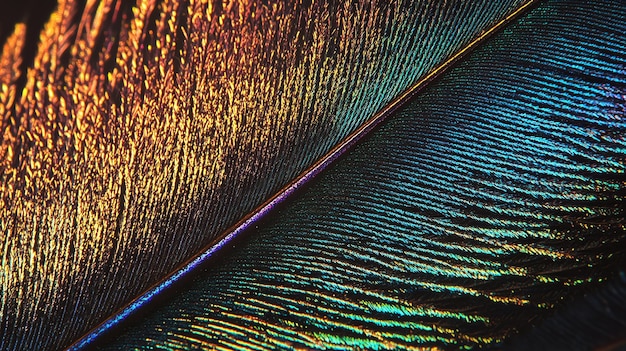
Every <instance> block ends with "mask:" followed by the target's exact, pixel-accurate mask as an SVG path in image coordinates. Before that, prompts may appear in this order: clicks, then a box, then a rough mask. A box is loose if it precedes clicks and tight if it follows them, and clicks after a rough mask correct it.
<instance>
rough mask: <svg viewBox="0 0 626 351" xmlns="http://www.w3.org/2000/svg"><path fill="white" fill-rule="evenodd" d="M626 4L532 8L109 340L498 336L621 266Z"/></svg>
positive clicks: (368, 340)
mask: <svg viewBox="0 0 626 351" xmlns="http://www.w3.org/2000/svg"><path fill="white" fill-rule="evenodd" d="M624 18H626V7H625V6H624V4H623V2H621V1H604V2H587V1H575V0H571V1H549V2H546V3H544V4H542V5H540V6H539V7H537V8H536V9H534V10H532V11H531V12H530V13H529V14H528V15H527V16H525V17H523V18H522V19H520V20H519V21H518V22H516V23H514V24H512V25H511V26H509V27H508V28H507V29H506V30H504V31H503V32H502V33H500V34H498V35H497V36H496V37H494V38H493V39H492V40H490V41H489V42H488V43H487V44H486V45H485V46H483V47H482V48H480V49H478V50H477V51H475V52H474V53H472V55H471V56H470V57H469V58H468V59H467V60H466V61H464V62H462V63H460V64H459V65H458V66H457V67H456V68H455V69H453V70H452V71H450V72H448V73H446V74H445V75H444V76H443V78H442V79H441V80H440V81H438V82H436V83H435V84H433V85H432V86H431V87H429V88H428V89H427V90H425V91H424V92H423V93H421V94H420V95H419V96H418V97H417V98H416V99H415V101H413V102H411V103H410V104H408V105H406V106H405V107H404V108H402V109H401V110H400V111H399V112H397V113H396V114H395V115H393V116H392V117H391V118H390V119H389V120H388V121H386V122H385V123H384V125H382V126H381V128H380V129H378V130H376V131H375V132H374V133H373V134H372V135H371V137H370V138H368V139H367V140H365V141H364V142H363V143H361V144H360V145H358V146H357V147H356V148H355V149H354V150H353V151H352V152H351V153H350V154H348V155H347V156H346V157H345V158H344V159H342V160H340V161H339V162H338V164H336V165H335V166H334V167H333V168H332V169H330V170H328V171H327V172H326V173H324V174H323V176H321V177H320V178H319V179H317V180H316V181H315V182H314V183H313V184H312V185H311V187H310V188H308V189H307V190H306V191H305V192H304V193H302V194H300V195H299V196H298V198H297V199H295V200H293V202H290V203H289V204H288V205H287V206H286V207H285V208H284V209H283V210H281V211H280V213H279V214H277V215H276V216H275V217H274V218H272V219H271V220H270V221H269V222H268V223H266V224H263V225H262V226H261V227H259V229H258V230H257V231H255V232H253V233H251V234H250V239H249V240H247V241H246V242H245V243H243V244H241V245H239V246H238V247H236V248H235V249H233V250H232V252H231V253H230V254H229V255H228V256H227V258H225V259H224V261H223V262H222V263H221V264H219V265H217V266H215V267H213V268H211V269H208V270H207V271H206V272H205V273H204V275H203V276H202V277H200V278H198V279H197V281H195V282H194V283H193V284H192V285H191V286H189V287H188V290H187V291H185V292H183V293H181V294H179V295H177V296H176V297H175V298H174V299H173V300H172V301H170V302H169V303H167V304H166V305H164V306H163V307H161V308H159V309H157V310H156V311H154V312H153V313H151V314H150V315H149V316H148V317H146V318H145V319H144V320H143V321H142V322H141V323H138V324H136V325H134V326H130V327H129V328H128V329H127V330H126V331H125V333H124V334H122V335H121V336H119V337H118V338H117V339H116V340H115V341H114V342H112V343H111V344H110V345H108V346H107V347H104V348H105V349H118V348H124V349H196V348H198V349H269V348H276V347H278V348H298V347H303V348H320V349H345V348H352V347H354V348H367V349H395V348H407V349H409V348H419V347H430V348H441V349H456V348H464V347H479V346H486V345H492V346H493V345H497V344H498V343H499V342H500V341H502V340H504V339H506V338H507V337H508V336H510V335H513V334H514V333H515V332H517V331H519V330H522V329H526V328H528V327H530V326H531V325H533V324H535V323H538V322H539V321H541V320H542V319H543V318H544V317H546V316H548V315H550V314H551V313H552V311H553V310H554V309H556V308H558V307H559V306H560V304H561V303H562V302H563V301H564V300H568V299H569V298H570V297H571V296H576V295H578V294H582V293H583V292H588V291H592V290H593V289H595V288H596V287H598V286H601V285H602V283H603V282H604V281H606V280H607V279H611V278H612V277H615V276H616V275H617V274H618V272H619V271H620V270H623V269H624V268H625V267H626V266H625V255H626V252H625V251H626V230H625V229H626V228H625V225H626V224H625V219H624V217H625V216H626V211H625V205H624V198H625V197H626V173H625V172H626V57H625V56H624V52H626V38H625V36H624V33H626V25H625V22H624ZM562 332H567V331H562ZM555 333H558V330H557V331H556V332H555ZM574 347H580V348H582V349H587V348H588V347H591V345H585V344H578V345H574Z"/></svg>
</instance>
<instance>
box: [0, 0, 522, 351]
mask: <svg viewBox="0 0 626 351" xmlns="http://www.w3.org/2000/svg"><path fill="white" fill-rule="evenodd" d="M29 3H30V4H31V6H34V4H33V2H29ZM48 3H49V2H46V6H44V7H43V8H32V7H31V8H30V9H26V10H24V9H20V10H19V11H17V10H16V11H17V12H15V14H16V15H15V18H13V17H11V14H13V12H11V11H7V12H3V16H2V21H3V22H2V25H1V26H0V28H2V33H0V35H2V38H3V39H6V40H4V44H3V46H2V48H3V49H2V53H1V54H0V80H1V81H0V84H2V86H1V89H0V135H2V136H1V137H0V138H1V142H0V177H1V178H0V243H2V247H0V252H2V271H1V272H2V274H1V275H0V287H1V289H2V290H1V292H2V294H1V296H2V297H1V300H0V330H1V332H0V349H10V350H11V349H18V350H21V349H58V348H62V347H66V346H67V345H69V344H70V343H72V342H73V341H75V340H76V339H77V338H78V337H79V336H81V335H82V334H83V333H85V332H87V331H88V330H90V329H91V328H92V327H94V326H95V325H97V324H98V323H100V322H102V321H103V320H105V319H106V318H107V317H108V316H111V314H112V313H114V312H115V311H116V310H118V309H120V308H122V307H123V306H126V305H127V304H128V303H129V302H131V301H132V300H133V299H134V298H136V297H137V296H139V295H140V293H141V292H143V291H145V290H146V289H147V288H149V287H150V286H151V285H152V284H155V283H157V282H158V281H160V280H162V279H163V278H164V277H165V276H166V275H167V274H169V273H171V272H173V271H175V269H176V268H177V267H178V266H179V265H180V264H182V263H184V262H185V261H187V260H189V259H190V258H192V257H193V256H194V255H195V254H197V253H198V252H199V251H201V250H202V249H203V248H206V247H207V245H208V246H210V245H212V243H214V242H215V240H217V239H219V237H220V235H222V234H223V233H224V231H225V230H226V229H227V228H229V227H230V226H231V225H233V224H235V223H236V222H237V221H238V220H239V219H241V218H242V217H244V216H245V215H246V214H249V213H251V211H253V210H254V209H255V208H256V207H257V206H259V205H260V204H262V203H263V202H264V201H265V200H266V199H267V198H268V197H270V196H271V195H272V194H274V193H276V192H277V191H278V190H280V189H281V188H282V187H283V186H284V185H285V184H287V183H288V182H289V181H291V180H292V179H294V177H295V176H296V175H298V174H299V173H300V172H302V171H303V170H305V169H307V167H309V166H310V165H311V163H313V162H314V161H315V160H317V159H319V158H320V157H321V156H322V155H324V154H325V153H326V152H327V151H328V150H330V149H331V148H332V147H333V146H334V145H336V144H337V142H339V141H340V140H341V139H343V138H344V137H345V136H346V135H348V134H350V133H351V132H352V131H354V130H355V129H356V128H357V127H359V126H360V125H362V123H364V122H365V121H366V120H367V119H368V118H370V117H371V116H372V115H373V114H374V113H376V111H378V110H380V109H381V108H382V107H383V106H385V105H386V104H387V103H389V102H390V101H391V100H393V99H394V98H395V97H396V96H397V95H398V94H401V93H402V92H403V91H405V90H406V89H407V87H409V86H411V85H412V84H414V83H415V82H417V81H419V80H420V79H421V78H422V77H424V76H426V75H427V74H428V73H429V72H431V71H432V70H433V69H434V68H435V67H437V65H439V63H441V62H442V61H445V60H446V59H447V58H448V57H450V56H451V55H453V54H454V53H455V52H457V51H458V50H460V49H461V48H463V47H465V46H466V45H467V44H468V43H469V42H471V41H472V40H473V39H474V38H476V37H477V36H480V34H481V33H482V31H484V30H485V29H487V28H490V27H491V26H492V25H493V24H494V23H496V22H498V21H500V20H501V19H502V18H504V17H505V16H506V15H507V14H509V13H511V12H513V11H515V10H516V9H517V8H519V7H520V6H522V5H523V4H525V3H526V2H525V1H521V0H506V1H505V0H503V1H486V0H485V1H479V2H473V3H472V4H469V3H461V2H450V1H413V2H402V1H399V2H396V3H393V4H385V3H384V2H380V3H378V2H369V1H362V2H348V3H329V4H323V3H320V2H308V1H303V2H299V3H297V4H295V5H294V6H289V3H288V2H273V3H270V2H260V1H258V2H241V3H239V2H233V3H226V2H209V1H195V0H194V1H191V0H190V1H184V0H181V1H152V0H137V1H136V2H131V1H122V0H103V1H91V0H88V1H76V0H59V1H58V3H57V6H56V7H55V8H52V6H50V7H51V8H48V6H49V5H48ZM40 10H41V12H39V11H40ZM28 11H30V12H28ZM46 11H49V12H46ZM23 13H27V15H26V17H23V16H22V15H21V14H23ZM28 13H30V15H28ZM6 14H8V15H6ZM11 23H13V24H15V25H14V26H13V27H12V26H11ZM7 28H9V32H6V30H7ZM11 29H12V30H13V31H12V32H10V31H11Z"/></svg>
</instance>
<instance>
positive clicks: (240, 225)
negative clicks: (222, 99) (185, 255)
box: [68, 0, 539, 350]
mask: <svg viewBox="0 0 626 351" xmlns="http://www.w3.org/2000/svg"><path fill="white" fill-rule="evenodd" d="M538 2H539V0H529V1H527V2H526V3H524V4H523V5H522V6H520V7H519V8H518V9H517V10H515V11H513V12H512V13H511V14H509V15H508V16H506V17H505V18H504V19H502V20H501V21H499V22H497V23H495V24H494V25H493V26H491V27H490V28H489V29H487V30H485V31H484V32H483V33H481V34H480V35H479V36H478V37H477V38H475V39H474V40H472V41H471V42H470V43H469V44H467V45H465V46H464V47H463V48H462V49H460V50H459V51H457V52H456V53H455V54H454V55H452V56H451V57H450V58H449V59H447V60H446V61H444V62H442V63H441V64H439V65H438V66H437V67H436V68H435V69H433V70H432V71H431V72H430V73H429V74H427V75H426V76H425V77H423V78H422V79H420V80H419V81H418V82H417V83H415V84H413V85H412V86H410V87H409V88H408V89H406V90H405V91H404V92H403V93H402V94H400V95H399V96H398V97H396V98H395V99H394V100H392V101H391V102H390V103H388V104H387V105H386V106H385V107H383V108H382V109H381V110H380V111H379V112H378V113H376V114H375V115H374V116H372V117H371V118H370V119H369V120H368V121H366V122H365V123H364V124H363V125H361V126H360V127H359V128H358V129H357V130H355V131H354V132H352V133H351V134H350V135H348V136H347V137H346V138H344V139H343V140H342V141H341V142H340V143H339V144H337V145H336V146H335V147H334V148H332V149H331V150H330V151H329V152H327V153H326V154H325V155H324V156H323V157H322V158H320V159H319V160H318V161H317V162H315V163H314V164H313V165H312V166H310V167H309V168H308V169H307V170H305V171H304V172H302V173H301V174H300V175H299V176H297V177H296V178H295V179H294V180H292V181H291V182H290V183H289V184H287V185H286V186H285V187H283V188H282V189H281V190H280V191H278V192H277V193H276V194H275V195H273V196H272V197H271V198H269V199H268V200H267V201H265V202H264V203H263V204H262V205H260V206H258V207H257V208H256V209H254V210H253V211H252V212H250V213H249V214H248V215H246V216H245V217H244V218H243V219H241V220H240V221H239V222H237V223H236V224H235V225H233V226H232V227H230V228H229V229H227V230H226V231H224V232H223V233H222V235H220V236H218V238H217V239H216V240H214V241H213V242H212V243H210V244H209V245H207V246H206V247H205V248H204V249H203V250H202V251H201V252H199V253H198V254H196V255H195V256H194V257H192V258H191V259H189V260H187V261H186V262H185V263H183V264H182V265H180V266H179V267H178V268H177V269H175V270H174V271H173V272H172V273H170V274H169V275H167V276H166V277H165V278H164V279H163V280H161V281H160V282H158V283H156V284H155V285H153V286H152V287H150V288H149V289H148V290H146V291H144V292H143V293H142V294H140V295H139V296H138V297H137V298H135V299H134V300H133V301H131V302H130V303H128V304H127V305H126V306H125V307H123V308H121V309H120V310H118V311H117V312H115V313H114V314H112V315H111V316H109V317H108V318H107V319H106V320H105V321H104V322H102V323H101V324H99V325H98V326H96V327H95V328H93V329H91V330H90V331H89V332H88V333H86V334H85V335H83V336H82V337H81V338H80V339H78V340H77V341H75V342H74V343H73V344H72V345H70V346H69V347H68V350H82V349H85V348H87V347H89V346H90V345H93V344H94V343H95V342H96V341H97V340H99V339H100V338H101V337H102V336H103V335H104V334H105V333H106V332H107V331H109V330H111V329H112V328H115V327H117V326H119V325H120V324H121V323H123V322H124V321H125V320H127V319H128V318H129V317H130V316H132V315H134V314H135V313H137V312H138V311H139V310H140V309H142V308H144V307H146V306H147V305H148V304H149V302H150V301H152V300H153V299H154V298H155V297H156V296H158V295H159V294H161V293H162V292H164V291H166V290H167V289H168V288H170V287H171V286H172V285H174V284H175V283H176V282H178V281H181V280H182V279H183V278H185V277H188V276H190V275H191V274H194V273H196V272H197V271H198V270H199V269H200V267H201V266H202V265H203V264H204V263H206V262H208V261H209V260H210V259H211V258H213V257H215V255H216V254H217V253H218V252H220V251H221V250H222V249H223V248H225V247H226V246H228V245H229V244H230V243H232V242H233V240H234V239H235V238H238V237H240V236H242V235H243V233H244V232H246V231H247V230H248V229H249V228H250V227H251V226H253V225H254V224H255V223H258V222H259V221H260V220H261V219H262V218H264V217H266V216H267V215H268V214H269V213H270V212H272V210H273V209H274V208H275V207H276V206H277V205H279V204H281V203H283V202H284V201H285V200H287V199H288V198H289V197H291V196H292V195H293V194H294V193H295V192H296V191H297V190H299V189H300V188H302V187H303V186H304V185H305V184H307V183H309V182H310V181H312V180H313V179H315V178H316V176H318V175H319V174H320V173H321V172H322V171H324V170H325V169H326V168H328V167H329V166H330V165H331V164H333V163H334V162H335V161H336V160H337V159H338V158H339V157H341V156H342V155H344V154H346V153H347V152H348V151H349V150H350V149H351V148H352V147H354V146H355V145H356V144H357V143H358V142H359V141H360V140H362V139H363V138H364V137H365V136H366V135H368V134H369V133H370V132H371V131H372V130H373V129H374V128H376V127H377V126H378V125H379V124H380V123H381V122H383V121H384V120H385V119H386V118H387V117H389V116H390V115H391V114H392V113H393V112H394V111H396V110H397V109H398V108H400V107H401V106H402V105H404V104H405V103H406V102H407V101H409V100H411V98H413V97H414V96H415V95H416V94H417V93H419V92H420V91H422V90H423V89H424V88H425V87H426V86H428V85H429V84H430V83H431V82H432V81H433V80H435V79H436V78H437V77H439V76H440V75H441V74H443V73H444V72H446V71H447V70H448V69H449V68H450V67H451V66H453V65H454V64H455V63H456V62H457V61H459V60H460V59H461V58H463V57H465V56H466V55H467V54H468V53H469V52H471V51H472V50H474V49H475V48H476V47H478V46H479V45H480V44H481V43H483V42H484V41H485V40H486V39H487V38H489V37H491V36H492V35H493V34H494V33H496V32H498V31H499V30H501V29H502V28H504V27H505V26H506V25H507V24H508V23H510V22H511V21H512V20H514V19H515V18H517V17H519V16H520V15H521V14H523V13H525V12H526V11H527V10H528V9H530V8H531V7H532V6H533V5H535V4H536V3H538Z"/></svg>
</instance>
